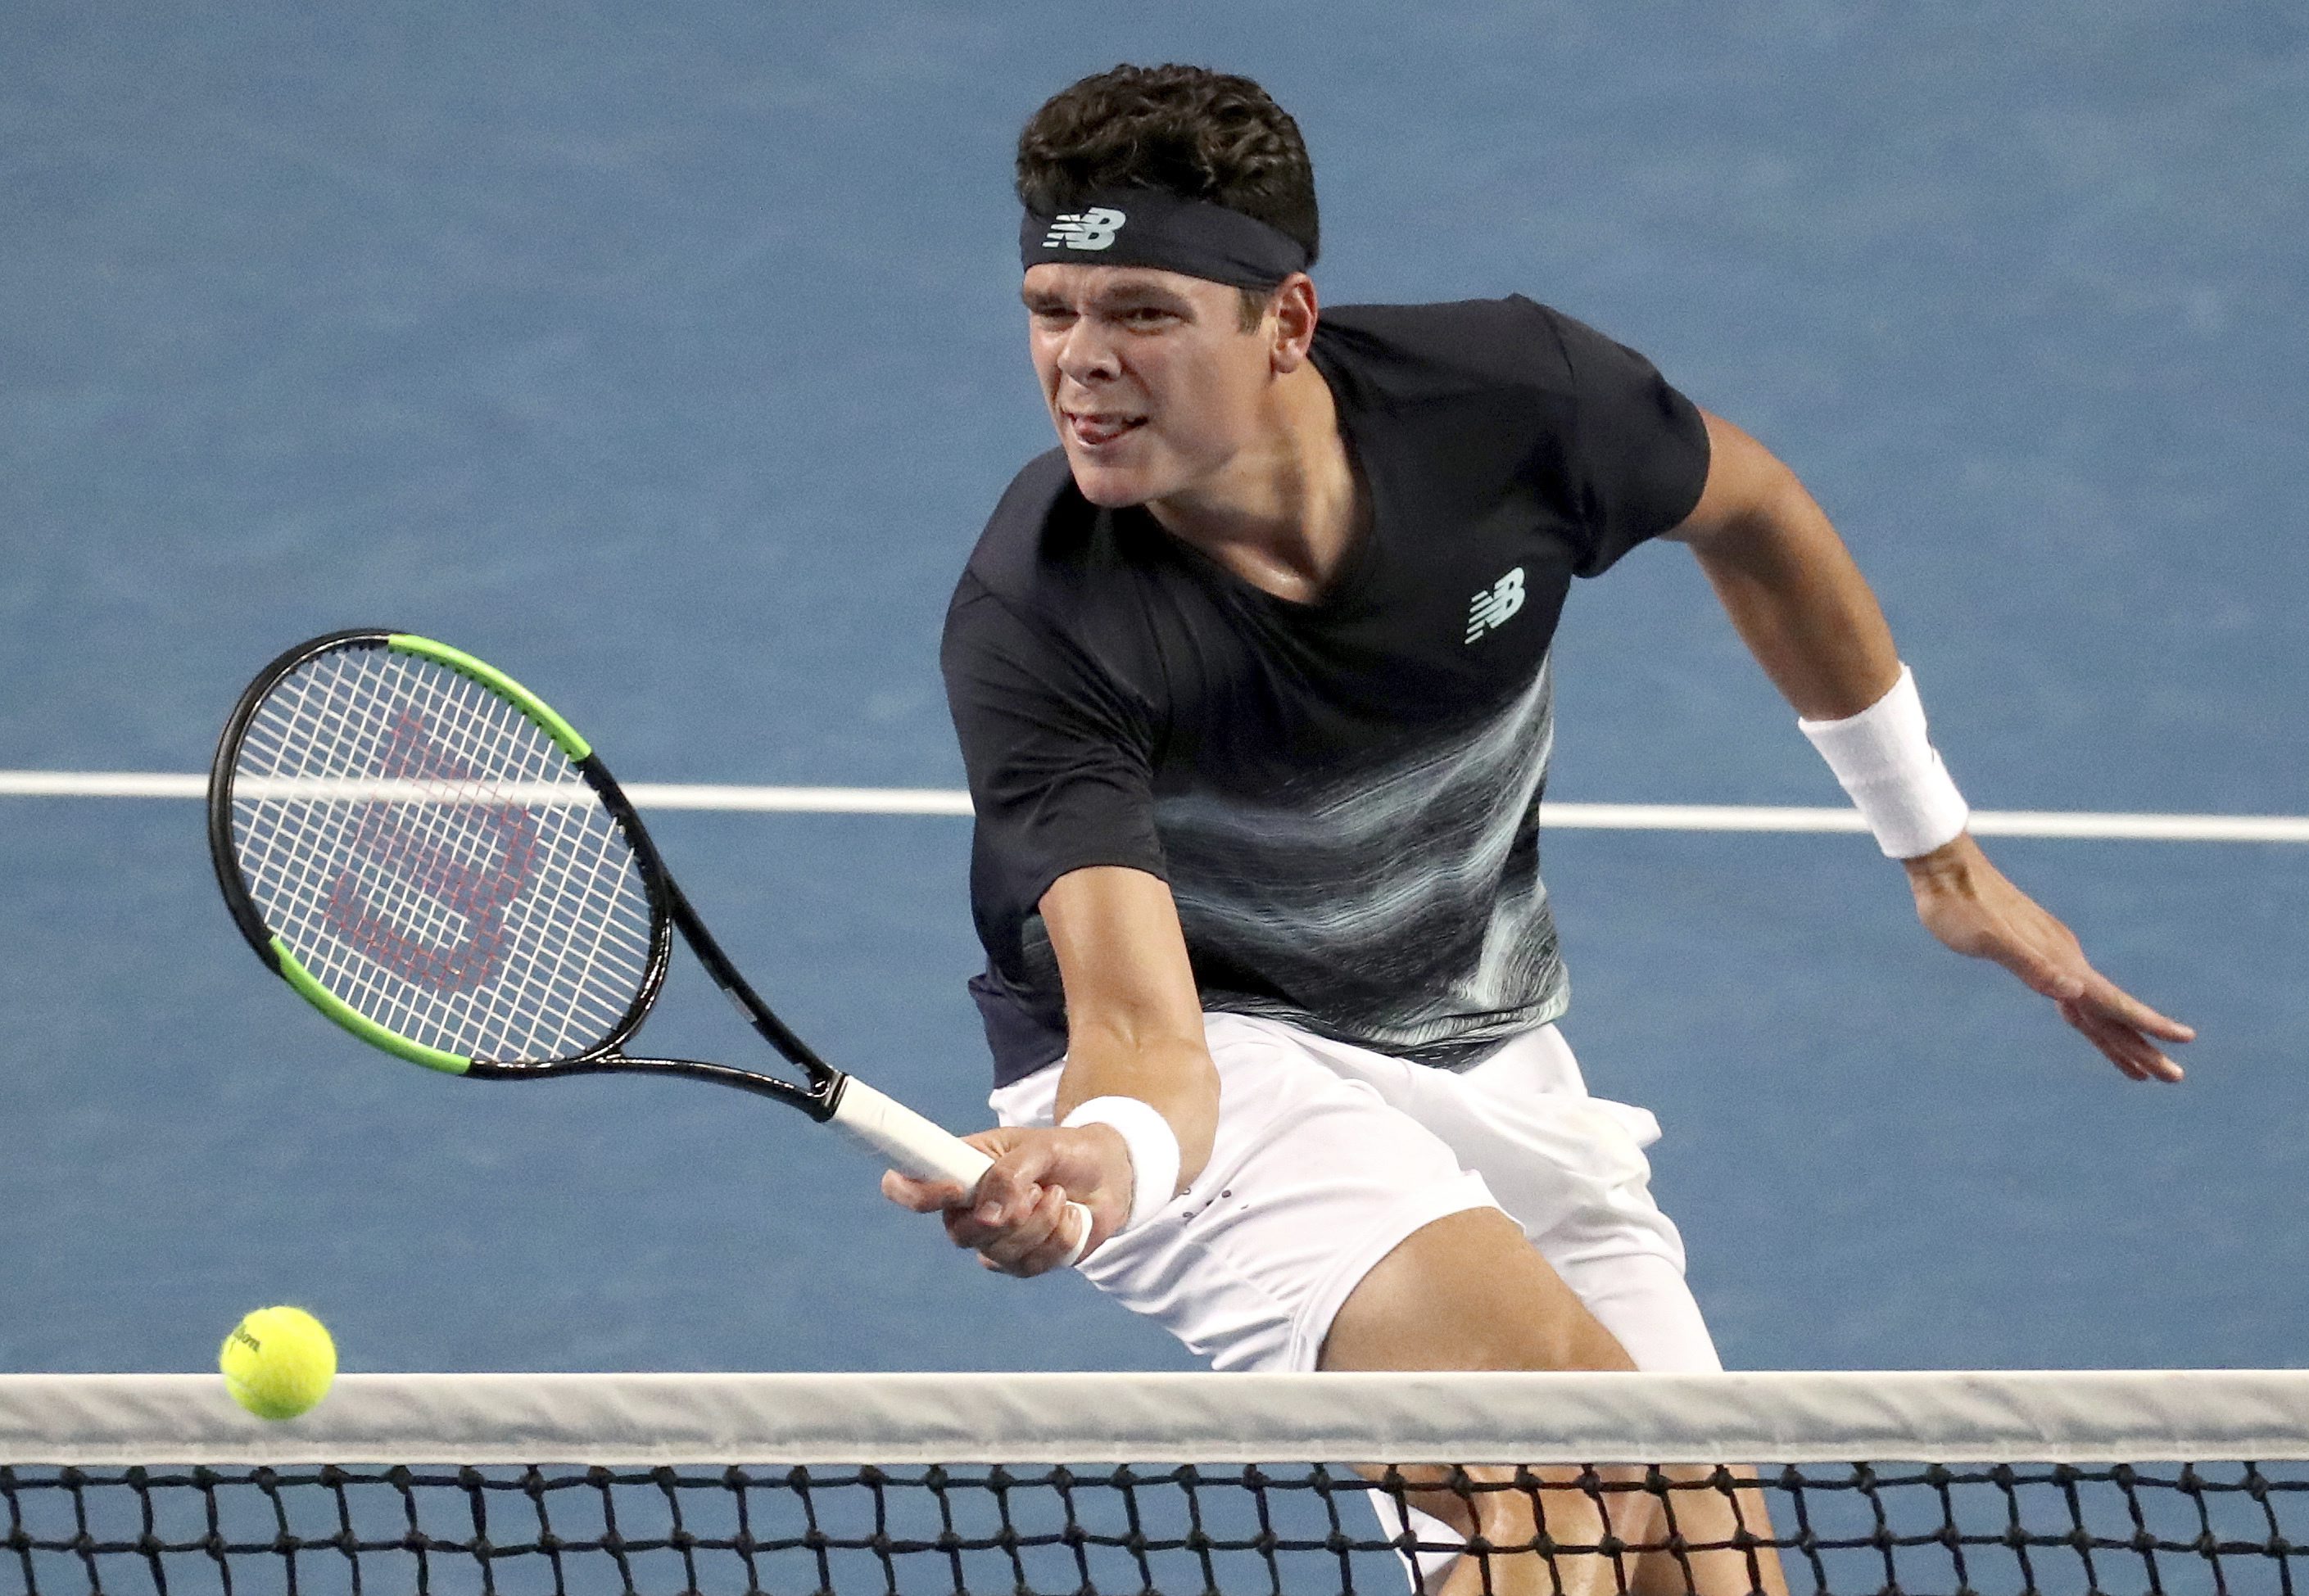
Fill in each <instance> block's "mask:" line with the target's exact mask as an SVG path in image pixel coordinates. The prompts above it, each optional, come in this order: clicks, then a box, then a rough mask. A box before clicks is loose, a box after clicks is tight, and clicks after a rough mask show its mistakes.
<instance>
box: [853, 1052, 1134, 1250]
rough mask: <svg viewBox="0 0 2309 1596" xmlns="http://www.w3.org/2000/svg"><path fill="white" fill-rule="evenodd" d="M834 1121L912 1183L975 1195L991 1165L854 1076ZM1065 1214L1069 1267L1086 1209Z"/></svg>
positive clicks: (1083, 1245) (1072, 1207) (1076, 1206)
mask: <svg viewBox="0 0 2309 1596" xmlns="http://www.w3.org/2000/svg"><path fill="white" fill-rule="evenodd" d="M834 1123H835V1124H836V1125H838V1126H841V1127H842V1128H843V1130H845V1131H848V1132H849V1133H850V1134H851V1135H852V1136H853V1137H855V1138H856V1139H857V1140H858V1141H860V1142H861V1143H865V1145H866V1146H868V1147H869V1148H870V1149H872V1150H873V1151H874V1152H876V1153H877V1154H878V1155H879V1156H880V1157H881V1159H882V1160H883V1161H884V1162H886V1163H887V1164H888V1165H889V1166H890V1168H892V1169H895V1170H896V1171H897V1172H898V1173H899V1174H901V1175H911V1176H912V1177H913V1178H915V1179H916V1180H951V1181H953V1182H954V1183H955V1184H956V1186H960V1187H962V1189H963V1190H964V1191H965V1192H975V1191H976V1190H977V1189H978V1183H979V1181H980V1180H981V1179H982V1178H984V1177H985V1174H986V1171H987V1170H989V1169H992V1168H993V1167H994V1160H992V1159H990V1158H989V1157H987V1156H986V1155H985V1154H984V1153H982V1152H979V1151H978V1149H977V1148H975V1147H973V1146H972V1145H971V1144H970V1143H967V1142H965V1141H964V1140H963V1139H962V1138H961V1137H960V1136H957V1135H956V1134H954V1133H953V1132H952V1131H949V1130H947V1128H946V1127H945V1126H942V1125H939V1124H938V1123H937V1122H936V1121H934V1120H930V1119H925V1118H923V1117H921V1115H920V1114H917V1113H915V1112H914V1111H913V1110H912V1109H909V1108H908V1107H906V1105H905V1104H904V1103H902V1102H900V1101H898V1100H897V1099H895V1098H894V1097H891V1096H889V1095H888V1094H887V1093H886V1092H880V1091H875V1090H874V1088H872V1087H871V1086H869V1085H867V1084H866V1083H865V1082H863V1081H860V1079H859V1078H858V1077H857V1076H855V1075H852V1076H850V1077H848V1078H847V1079H845V1080H844V1081H843V1083H842V1097H841V1100H839V1101H838V1102H837V1103H835V1108H834ZM1067 1214H1068V1219H1069V1220H1070V1221H1071V1222H1072V1225H1073V1229H1074V1238H1075V1239H1074V1250H1073V1251H1072V1252H1070V1253H1068V1255H1067V1264H1068V1267H1072V1266H1073V1265H1074V1264H1078V1263H1080V1262H1081V1261H1082V1255H1083V1254H1084V1253H1085V1251H1087V1250H1088V1248H1089V1247H1090V1210H1089V1209H1087V1208H1085V1207H1084V1206H1083V1205H1082V1204H1081V1203H1073V1202H1070V1203H1068V1204H1067Z"/></svg>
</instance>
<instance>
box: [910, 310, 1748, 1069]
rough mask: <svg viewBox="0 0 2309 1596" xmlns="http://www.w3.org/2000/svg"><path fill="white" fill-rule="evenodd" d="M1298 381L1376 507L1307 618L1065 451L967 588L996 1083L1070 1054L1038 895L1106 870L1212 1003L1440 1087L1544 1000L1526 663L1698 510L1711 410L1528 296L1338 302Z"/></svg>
mask: <svg viewBox="0 0 2309 1596" xmlns="http://www.w3.org/2000/svg"><path fill="white" fill-rule="evenodd" d="M1313 361H1314V364H1315V367H1316V368H1317V369H1318V370H1319V372H1320V373H1321V374H1322V375H1323V377H1324V378H1325V380H1326V381H1327V383H1328V384H1329V386H1330V389H1331V393H1332V396H1333V398H1334V400H1335V401H1336V410H1337V414H1338V419H1339V426H1340V429H1341V433H1342V435H1343V436H1344V438H1345V443H1346V445H1347V448H1348V451H1349V453H1350V456H1351V459H1352V461H1353V466H1354V469H1355V470H1356V472H1357V475H1358V477H1359V479H1360V480H1361V483H1362V487H1363V489H1364V491H1365V493H1366V494H1367V496H1368V503H1369V506H1370V517H1369V521H1368V523H1367V524H1366V526H1365V528H1364V531H1363V534H1362V537H1361V538H1360V539H1359V540H1358V541H1357V542H1356V543H1355V545H1354V546H1353V548H1351V549H1350V550H1349V552H1348V554H1347V556H1345V561H1344V563H1343V565H1342V566H1341V568H1340V569H1339V571H1338V572H1337V573H1336V574H1335V577H1334V579H1333V581H1332V582H1331V584H1330V585H1329V587H1328V588H1327V590H1326V591H1325V592H1324V593H1323V595H1322V597H1321V598H1320V600H1319V601H1317V602H1315V603H1311V604H1300V603H1294V602H1292V601H1289V600H1283V599H1279V598H1276V597H1275V596H1274V595H1272V594H1269V593H1267V592H1265V591H1261V590H1259V589H1258V588H1256V587H1254V586H1252V585H1251V584H1250V583H1249V582H1244V581H1242V580H1241V578H1240V577H1238V576H1236V575H1234V574H1232V573H1231V572H1229V571H1227V570H1226V569H1224V567H1223V566H1221V565H1218V564H1217V563H1216V562H1215V561H1213V560H1211V559H1210V558H1209V557H1208V556H1205V555H1204V554H1202V553H1201V552H1200V551H1199V550H1198V549H1196V548H1193V547H1192V546H1191V545H1189V544H1187V543H1185V542H1183V541H1181V540H1180V539H1176V538H1173V537H1172V536H1171V535H1170V534H1168V533H1166V532H1164V531H1163V530H1162V528H1161V527H1160V526H1159V525H1157V524H1156V522H1155V520H1154V519H1153V517H1152V516H1150V515H1149V514H1147V513H1146V511H1145V510H1143V509H1141V508H1137V507H1127V508H1121V509H1102V508H1100V507H1098V506H1095V505H1092V504H1090V503H1089V502H1088V501H1087V500H1085V498H1084V497H1083V496H1081V494H1080V493H1078V492H1077V490H1076V489H1075V487H1074V482H1073V478H1072V475H1071V473H1070V472H1069V470H1068V466H1067V462H1066V458H1065V455H1064V453H1062V452H1059V451H1056V450H1054V451H1052V452H1051V453H1048V454H1045V455H1043V456H1042V457H1041V458H1040V459H1037V460H1035V461H1033V462H1032V463H1030V464H1029V465H1028V466H1027V467H1026V468H1025V470H1022V471H1021V472H1020V473H1019V474H1018V476H1017V478H1016V479H1015V480H1014V481H1013V482H1012V483H1011V485H1010V487H1009V489H1008V491H1007V493H1006V494H1005V495H1004V496H1003V498H1002V501H1001V503H1000V504H999V506H998V507H997V508H996V510H995V512H994V514H993V516H992V518H991V519H990V522H988V524H987V528H986V531H985V533H984V535H983V536H982V538H981V539H980V540H979V543H978V546H977V548H976V549H975V550H974V551H973V554H972V556H971V558H970V562H969V565H968V566H967V568H966V569H965V570H964V574H963V576H962V580H961V582H960V583H959V585H958V586H957V587H956V591H955V595H954V600H953V603H952V605H951V606H950V608H949V609H948V611H947V624H946V634H945V639H944V643H943V647H942V649H941V663H942V665H943V667H944V670H945V675H946V682H947V701H948V703H949V706H950V708H951V709H952V712H953V715H954V720H955V726H956V731H957V732H958V733H959V735H960V738H961V743H962V753H963V760H964V765H965V766H966V767H967V769H968V772H969V777H970V789H971V797H972V799H973V804H974V806H975V808H976V814H977V820H976V828H975V832H974V835H973V847H972V858H971V905H972V913H973V919H975V921H976V923H977V927H978V934H979V937H980V939H981V941H982V943H983V944H984V945H985V949H986V957H987V965H986V970H985V971H984V973H983V974H982V975H980V976H978V977H977V978H975V979H973V981H972V983H971V989H972V993H973V996H974V997H975V998H976V1000H977V1002H978V1005H979V1009H980V1012H981V1014H982V1016H983V1018H984V1020H985V1023H986V1030H987V1036H988V1040H989V1042H990V1045H991V1047H992V1049H993V1053H994V1061H995V1074H996V1078H997V1081H998V1083H1007V1082H1010V1081H1013V1080H1016V1079H1018V1078H1019V1077H1021V1076H1023V1075H1025V1074H1031V1073H1032V1072H1033V1071H1034V1070H1036V1069H1039V1068H1041V1067H1042V1066H1043V1065H1048V1064H1050V1063H1051V1062H1053V1061H1055V1060H1057V1059H1058V1058H1059V1057H1062V1056H1063V1054H1064V1052H1065V1050H1066V1040H1067V1037H1066V1008H1065V1001H1064V997H1063V994H1062V992H1061V990H1060V987H1059V971H1058V967H1057V963H1056V961H1055V959H1054V958H1053V956H1052V953H1051V945H1050V940H1049V937H1048V936H1047V934H1046V933H1045V931H1044V929H1043V927H1042V918H1041V914H1040V910H1039V908H1038V905H1039V903H1040V902H1041V900H1042V894H1043V893H1045V892H1047V891H1048V890H1049V888H1050V886H1051V883H1053V882H1054V881H1056V880H1057V879H1058V878H1059V876H1063V875H1065V874H1067V873H1068V871H1071V870H1077V869H1082V868H1085V867H1089V866H1094V865H1121V866H1127V867H1131V868H1134V869H1139V870H1144V871H1146V872H1148V873H1150V874H1152V875H1155V876H1160V877H1162V878H1163V880H1165V881H1166V882H1168V883H1169V884H1170V888H1171V892H1172V897H1173V899H1174V900H1175V901H1176V902H1177V904H1178V907H1179V917H1180V924H1181V926H1182V927H1184V929H1185V932H1186V940H1187V950H1188V953H1189V958H1190V959H1191V961H1192V962H1193V965H1194V971H1195V979H1196V982H1197V985H1198V988H1199V989H1200V992H1201V996H1202V1001H1203V1004H1204V1006H1205V1007H1206V1009H1214V1010H1229V1011H1235V1012H1241V1013H1248V1014H1267V1015H1274V1016H1277V1017H1280V1018H1284V1019H1287V1020H1289V1021H1291V1022H1293V1023H1296V1024H1300V1025H1302V1026H1305V1027H1307V1028H1309V1029H1310V1030H1313V1031H1318V1032H1319V1033H1321V1034H1324V1035H1327V1036H1332V1037H1336V1038H1339V1039H1341V1040H1346V1041H1350V1042H1353V1043H1356V1044H1359V1045H1361V1046H1364V1047H1368V1048H1375V1049H1377V1050H1379V1051H1382V1052H1387V1053H1392V1054H1396V1055H1398V1056H1401V1057H1409V1058H1413V1059H1417V1060H1420V1061H1422V1062H1425V1063H1431V1064H1435V1065H1444V1066H1447V1067H1457V1066H1460V1065H1466V1064H1470V1063H1473V1062H1474V1061H1475V1060H1477V1059H1479V1058H1480V1057H1483V1055H1484V1054H1486V1053H1488V1052H1489V1051H1490V1050H1492V1048H1495V1047H1496V1046H1498V1044H1499V1043H1500V1042H1501V1041H1504V1040H1507V1039H1508V1038H1509V1037H1510V1036H1513V1035H1515V1034H1517V1033H1518V1032H1520V1031H1526V1030H1528V1029H1530V1028H1532V1027H1534V1026H1536V1025H1541V1024H1544V1023H1546V1022H1549V1021H1551V1020H1552V1019H1554V1018H1556V1017H1557V1016H1558V1015H1559V1014H1561V1012H1562V1011H1563V1009H1564V1007H1565V1005H1566V1003H1567V1001H1568V996H1569V987H1568V984H1567V981H1566V979H1565V976H1564V971H1563V964H1562V961H1561V957H1560V956H1559V953H1558V950H1557V945H1556V934H1555V927H1554V922H1553V919H1552V916H1551V915H1550V913H1549V910H1548V904H1547V895H1546V891H1545V889H1544V886H1543V885H1542V884H1541V881H1540V876H1539V847H1538V841H1539V840H1538V806H1539V798H1540V793H1541V790H1542V789H1543V787H1544V783H1545V780H1546V774H1547V763H1548V752H1549V746H1550V742H1551V740H1552V712H1551V708H1550V687H1551V678H1550V670H1549V646H1550V643H1551V642H1552V639H1553V636H1554V632H1555V625H1556V617H1557V615H1558V613H1559V611H1560V610H1561V606H1562V603H1563V600H1564V597H1565V595H1566V592H1567V591H1568V590H1569V587H1570V579H1571V578H1572V577H1573V576H1593V575H1595V574H1598V573H1600V572H1602V571H1604V569H1606V568H1607V567H1608V566H1610V565H1612V564H1613V562H1614V561H1616V560H1617V559H1619V557H1620V556H1621V555H1623V554H1625V553H1626V552H1627V551H1628V550H1629V549H1630V548H1633V547H1634V546H1635V545H1637V544H1638V543H1640V542H1642V541H1643V540H1644V539H1647V538H1650V537H1653V536H1655V535H1656V534H1658V533H1660V532H1663V531H1668V530H1669V529H1671V528H1673V527H1674V526H1675V525H1676V524H1677V523H1678V522H1681V521H1682V520H1683V518H1684V517H1685V516H1686V515H1687V514H1689V513H1691V508H1692V506H1693V505H1695V504H1696V503H1697V502H1698V500H1699V492H1700V488H1701V486H1702V484H1703V482H1704V481H1705V479H1706V476H1707V471H1708V440H1707V433H1706V430H1705V428H1704V427H1703V426H1702V423H1701V420H1700V418H1699V412H1698V411H1697V410H1695V409H1694V408H1693V407H1692V405H1691V401H1689V400H1687V399H1685V398H1684V396H1683V395H1682V394H1681V393H1678V392H1676V390H1675V389H1673V387H1671V386H1669V385H1668V384H1667V383H1666V382H1665V380H1663V379H1662V377H1661V376H1660V375H1659V373H1658V372H1657V371H1656V370H1655V369H1654V368H1653V367H1652V366H1651V364H1650V363H1649V362H1648V361H1647V360H1646V359H1644V358H1643V357H1642V356H1640V355H1638V354H1637V353H1635V352H1634V351H1633V350H1631V349H1627V348H1625V347H1623V346H1622V345H1620V344H1618V343H1615V342H1613V341H1611V340H1610V339H1608V338H1606V337H1604V335H1603V334H1601V333H1599V332H1596V331H1595V330H1594V329H1592V328H1589V327H1587V326H1585V325H1582V324H1580V323H1578V322H1577V321H1574V320H1572V319H1571V318H1570V317H1569V316H1565V315H1561V314H1559V313H1558V312H1556V311H1553V310H1552V309H1549V308H1548V307H1546V306H1542V305H1538V304H1535V303H1534V302H1533V301H1531V300H1529V299H1526V298H1520V297H1518V298H1508V299H1503V300H1485V301H1474V302H1466V303H1459V304H1447V305H1409V306H1346V307H1344V308H1338V309H1330V310H1326V311H1325V313H1324V315H1323V317H1322V320H1321V322H1320V324H1319V326H1318V328H1317V331H1316V334H1315V342H1314V349H1313Z"/></svg>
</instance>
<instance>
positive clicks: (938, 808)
mask: <svg viewBox="0 0 2309 1596" xmlns="http://www.w3.org/2000/svg"><path fill="white" fill-rule="evenodd" d="M207 790H208V778H207V777H205V776H197V775H185V774H180V773H178V772H172V771H0V798H200V797H203V796H204V795H205V794H206V792H207ZM626 791H627V794H628V795H629V796H630V797H631V798H633V800H634V802H635V804H636V806H637V807H640V808H642V809H644V810H649V809H712V810H721V811H724V812H731V813H754V814H801V815H968V814H969V813H970V795H969V794H968V793H966V792H962V791H959V790H955V789H944V788H936V787H739V786H727V785H718V784H711V783H704V782H695V781H635V782H630V783H627V786H626ZM1540 815H1541V818H1542V819H1543V820H1544V822H1545V823H1546V824H1548V825H1551V826H1553V827H1556V828H1558V829H1561V830H1578V831H1621V832H1857V831H1862V830H1864V829H1865V828H1864V827H1863V826H1862V825H1861V824H1860V816H1859V815H1858V814H1857V813H1856V812H1855V811H1854V810H1851V809H1848V808H1842V807H1837V808H1817V809H1814V808H1786V807H1774V806H1770V805H1764V804H1559V803H1551V804H1545V805H1543V806H1542V807H1541V809H1540ZM1972 829H1973V831H1974V833H1976V834H1977V835H1979V836H1983V837H2062V838H2088V839H2102V840H2114V841H2129V842H2309V815H2096V814H2089V813H2086V812H2083V811H2080V810H2067V809H1976V810H1974V811H1973V812H1972Z"/></svg>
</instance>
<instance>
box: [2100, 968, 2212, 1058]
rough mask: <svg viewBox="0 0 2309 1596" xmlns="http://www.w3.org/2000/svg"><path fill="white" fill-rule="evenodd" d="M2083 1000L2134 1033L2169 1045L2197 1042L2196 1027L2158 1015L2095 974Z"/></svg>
mask: <svg viewBox="0 0 2309 1596" xmlns="http://www.w3.org/2000/svg"><path fill="white" fill-rule="evenodd" d="M2084 999H2085V1001H2086V1002H2087V1003H2088V1004H2090V1005H2092V1006H2093V1007H2095V1008H2097V1009H2098V1010H2099V1011H2100V1012H2101V1013H2103V1014H2106V1015H2108V1016H2109V1017H2110V1018H2111V1019H2114V1020H2118V1021H2122V1022H2123V1023H2125V1024H2127V1025H2130V1026H2131V1027H2132V1029H2133V1030H2135V1031H2142V1032H2145V1033H2146V1034H2148V1035H2149V1036H2153V1037H2158V1038H2160V1039H2162V1040H2165V1041H2168V1042H2192V1041H2194V1040H2197V1031H2196V1027H2194V1026H2192V1025H2186V1024H2184V1023H2183V1022H2180V1021H2178V1020H2175V1019H2174V1018H2173V1017H2172V1016H2171V1015H2169V1014H2158V1012H2157V1011H2156V1010H2155V1009H2153V1008H2150V1007H2149V1005H2147V1004H2145V1003H2143V1002H2141V1001H2140V999H2139V998H2138V997H2135V996H2133V995H2132V993H2130V992H2128V991H2126V990H2125V989H2124V988H2122V987H2120V986H2118V985H2117V984H2116V983H2115V982H2114V981H2113V980H2111V979H2108V977H2106V976H2105V975H2103V974H2101V973H2100V972H2099V971H2093V972H2092V979H2091V981H2090V982H2089V983H2088V985H2087V987H2086V988H2085V993H2084Z"/></svg>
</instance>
